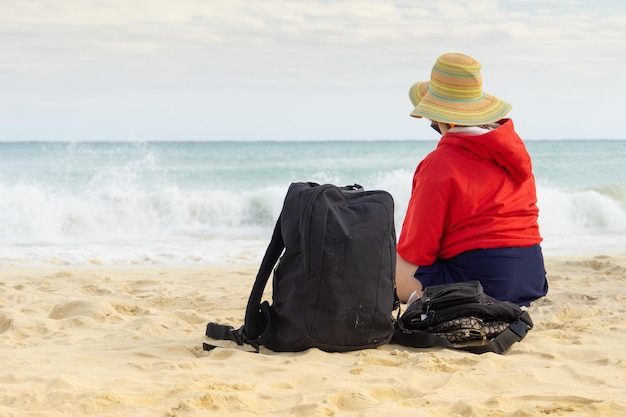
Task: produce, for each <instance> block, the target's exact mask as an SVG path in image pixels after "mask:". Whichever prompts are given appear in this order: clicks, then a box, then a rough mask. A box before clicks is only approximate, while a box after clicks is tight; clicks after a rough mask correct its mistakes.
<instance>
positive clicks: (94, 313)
mask: <svg viewBox="0 0 626 417" xmlns="http://www.w3.org/2000/svg"><path fill="white" fill-rule="evenodd" d="M115 313H116V312H115V310H114V309H113V307H112V306H111V305H110V304H108V303H105V302H102V301H98V300H89V301H87V300H73V301H68V302H67V303H62V304H57V305H55V306H54V307H53V308H52V310H51V311H50V314H48V317H49V318H51V319H55V320H63V319H66V318H69V317H77V316H79V317H90V318H92V319H94V320H98V321H104V320H106V319H107V318H108V317H110V316H112V315H114V314H115Z"/></svg>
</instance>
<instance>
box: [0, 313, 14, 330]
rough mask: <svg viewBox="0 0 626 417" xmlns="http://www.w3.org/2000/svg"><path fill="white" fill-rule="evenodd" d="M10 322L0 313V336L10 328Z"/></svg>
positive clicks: (8, 318) (7, 317)
mask: <svg viewBox="0 0 626 417" xmlns="http://www.w3.org/2000/svg"><path fill="white" fill-rule="evenodd" d="M11 323H12V320H11V318H10V317H9V316H7V315H6V314H4V313H0V334H2V333H4V332H6V331H7V330H9V329H10V328H11Z"/></svg>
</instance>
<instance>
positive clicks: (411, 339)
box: [391, 311, 533, 354]
mask: <svg viewBox="0 0 626 417" xmlns="http://www.w3.org/2000/svg"><path fill="white" fill-rule="evenodd" d="M532 328H533V322H532V320H531V318H530V314H529V313H528V312H527V311H524V312H523V313H522V315H521V316H520V317H519V318H518V319H517V320H516V321H515V322H513V323H511V324H510V325H509V327H507V329H506V330H505V331H503V332H502V333H501V334H499V335H498V336H496V337H494V338H493V339H491V340H490V341H489V342H487V343H486V344H484V345H474V346H472V345H469V346H459V345H455V344H453V343H451V342H450V341H449V340H448V339H446V338H445V337H443V336H438V335H435V334H432V333H428V332H425V331H421V330H407V329H405V328H404V327H403V326H402V323H401V321H396V323H395V330H394V334H393V337H392V339H391V343H396V344H400V345H404V346H411V347H416V348H428V347H433V346H441V347H446V348H453V349H460V350H465V351H467V352H472V353H477V354H481V353H487V352H493V353H498V354H502V353H504V352H506V351H507V350H508V349H509V348H510V347H511V346H512V345H513V344H514V343H516V342H519V341H521V340H522V339H523V338H524V337H525V336H526V334H527V333H528V331H529V330H530V329H532Z"/></svg>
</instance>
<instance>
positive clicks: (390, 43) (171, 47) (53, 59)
mask: <svg viewBox="0 0 626 417" xmlns="http://www.w3.org/2000/svg"><path fill="white" fill-rule="evenodd" d="M0 8H1V9H2V10H0V38H1V39H3V42H2V43H0V76H1V77H0V89H1V90H2V91H3V98H2V99H0V100H1V101H0V114H4V116H0V122H1V123H2V124H3V126H5V129H4V133H3V135H2V136H0V139H4V140H6V139H10V138H11V137H26V136H29V137H34V136H36V137H38V138H44V137H45V136H46V135H53V134H57V135H64V134H72V135H77V136H79V137H84V138H87V137H89V136H90V135H92V136H95V135H96V134H102V135H107V137H110V136H115V137H120V138H123V137H124V135H125V132H126V131H128V130H134V131H136V132H140V133H141V132H146V135H147V136H149V137H148V138H150V135H152V137H154V138H158V139H163V138H165V137H173V136H175V134H176V132H181V131H184V132H186V133H185V134H186V135H194V136H195V137H194V138H196V139H197V138H202V136H203V135H204V134H205V133H206V132H207V131H208V130H210V131H212V132H218V133H219V134H221V135H223V136H224V137H233V138H242V137H250V136H254V135H257V136H258V137H259V138H272V137H277V136H281V137H285V138H286V137H291V138H297V137H303V138H328V137H331V136H333V134H334V135H335V137H341V135H344V136H346V137H347V136H349V137H350V138H359V137H368V138H373V137H390V138H410V137H414V132H415V131H416V130H417V129H415V124H414V122H415V121H414V120H411V119H409V118H408V117H406V114H407V113H408V111H409V109H408V107H407V105H408V101H407V102H405V101H406V89H407V88H408V86H409V85H410V84H411V83H412V82H414V81H416V80H418V79H426V78H427V77H428V76H429V73H430V67H431V66H432V63H433V62H434V60H435V59H436V57H437V56H438V55H439V54H441V53H443V52H446V51H451V50H455V51H459V52H465V53H468V54H471V55H474V56H475V57H476V58H478V59H479V60H480V61H481V62H482V64H483V74H484V76H485V87H486V90H487V91H489V92H491V93H494V94H496V95H501V96H502V97H503V98H506V99H509V100H511V101H513V102H514V109H515V112H516V113H515V117H519V118H520V119H521V120H522V121H526V122H528V125H531V126H532V125H541V128H539V127H537V128H534V127H532V128H528V130H527V131H528V134H529V135H530V136H532V137H540V136H541V135H542V134H543V132H548V131H550V129H552V127H549V126H546V125H545V122H543V121H540V120H538V119H540V118H546V114H549V113H550V111H552V112H555V110H554V109H555V108H558V112H559V114H558V125H559V126H560V127H559V128H560V129H563V127H566V126H568V125H570V124H572V123H570V122H577V123H578V124H579V125H580V121H579V120H578V118H577V117H575V116H574V115H575V114H576V113H577V112H578V109H579V105H577V104H578V103H577V101H578V100H593V99H594V97H602V98H603V105H604V106H607V103H606V101H605V99H606V98H608V100H617V99H616V98H612V97H611V96H610V95H609V94H608V92H609V91H613V92H621V96H623V93H624V92H625V91H624V90H625V89H626V87H625V85H624V82H623V81H621V79H622V77H621V71H620V68H623V67H624V66H625V65H626V56H625V54H624V46H623V39H624V38H625V35H626V10H625V6H624V5H622V2H593V3H584V4H583V3H580V2H576V1H569V2H567V1H561V0H560V1H558V2H556V1H526V0H525V1H519V0H518V1H516V0H507V1H504V0H503V1H497V0H482V1H481V0H476V1H453V0H440V1H438V2H426V1H396V2H381V1H374V0H363V1H354V0H344V1H311V0H309V1H287V0H269V1H254V0H229V1H221V0H215V1H201V0H189V1H171V0H126V1H121V0H110V1H106V2H85V1H79V0H71V1H70V0H56V1H54V0H41V1H17V0H3V2H2V6H0ZM592 90H595V92H592ZM539 91H540V92H541V96H542V101H541V102H538V100H537V92H539ZM615 95H616V96H617V95H620V94H615ZM32 103H37V104H36V105H35V106H33V104H32ZM619 104H621V103H619V102H617V101H615V104H613V105H609V106H608V108H609V110H608V112H607V111H606V110H604V111H602V112H601V111H600V110H595V108H594V106H593V105H592V104H589V107H591V109H590V110H588V111H587V112H586V114H590V115H592V117H593V118H598V117H612V118H616V117H619V120H622V118H621V115H618V114H617V110H615V109H616V108H618V105H619ZM357 108H358V109H359V111H358V113H357V112H355V111H354V110H353V109H357ZM619 108H621V107H619ZM184 109H187V110H186V111H184ZM202 109H206V111H203V110H202ZM33 110H38V113H37V114H32V113H31V114H29V112H33ZM242 113H245V114H246V121H247V122H246V123H241V122H240V121H239V120H240V119H239V118H240V115H241V114H242ZM561 113H562V114H561ZM207 114H209V115H210V116H207ZM76 115H80V116H81V117H82V119H83V120H88V121H90V123H91V125H97V126H98V128H99V131H98V132H97V133H94V132H90V130H89V129H90V126H89V125H90V123H85V125H84V126H81V125H77V124H76V123H75V122H73V123H70V122H69V121H70V120H76ZM32 118H36V119H38V120H39V121H41V122H40V123H31V124H30V125H29V126H27V127H26V126H25V125H26V123H24V122H23V121H24V120H29V119H32ZM286 118H289V123H286V122H285V119H286ZM311 119H314V120H316V123H315V124H313V125H311V124H310V123H311V122H310V120H311ZM110 120H118V121H119V123H117V124H111V123H110ZM207 120H208V121H207ZM38 125H39V126H41V129H39V130H38V129H37V126H38ZM181 125H184V128H182V127H181ZM120 126H122V127H120ZM299 126H307V129H306V130H304V131H303V130H300V129H299ZM592 128H593V129H596V128H597V127H596V125H595V124H594V125H593V127H592V126H589V127H585V126H582V127H581V126H578V127H577V129H576V130H569V131H566V132H563V133H561V132H550V134H551V135H555V136H556V135H563V136H567V135H570V136H572V135H579V134H584V135H587V134H591V133H592V132H595V130H592ZM533 129H534V130H533ZM607 129H613V130H607V133H606V134H607V135H612V136H615V137H617V136H619V135H623V136H626V129H625V128H624V127H622V126H618V127H617V128H611V127H607ZM107 132H108V133H107ZM334 132H336V133H334ZM581 132H585V133H581ZM587 132H589V133H587Z"/></svg>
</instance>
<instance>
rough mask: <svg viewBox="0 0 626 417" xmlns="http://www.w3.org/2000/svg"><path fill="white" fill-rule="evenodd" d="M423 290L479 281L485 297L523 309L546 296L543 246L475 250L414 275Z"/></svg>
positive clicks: (422, 269) (438, 262) (422, 267)
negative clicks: (448, 284) (510, 303)
mask: <svg viewBox="0 0 626 417" xmlns="http://www.w3.org/2000/svg"><path fill="white" fill-rule="evenodd" d="M415 278H417V279H418V280H419V281H420V282H421V283H422V285H423V286H424V288H426V287H428V286H430V285H438V284H446V283H450V282H459V281H472V280H478V281H480V283H481V284H482V286H483V289H484V291H485V293H486V294H488V295H490V296H492V297H493V298H495V299H496V300H502V301H511V302H513V303H515V304H518V305H520V306H522V305H526V306H527V305H529V304H530V302H531V301H533V300H536V299H538V298H541V297H543V296H544V295H546V293H547V292H548V281H547V280H546V270H545V266H544V263H543V254H542V253H541V246H539V245H534V246H529V247H525V248H498V249H476V250H470V251H467V252H463V253H461V254H459V255H457V256H455V257H452V258H450V259H438V260H437V261H435V263H434V264H432V265H428V266H420V267H419V268H417V272H416V273H415Z"/></svg>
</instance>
